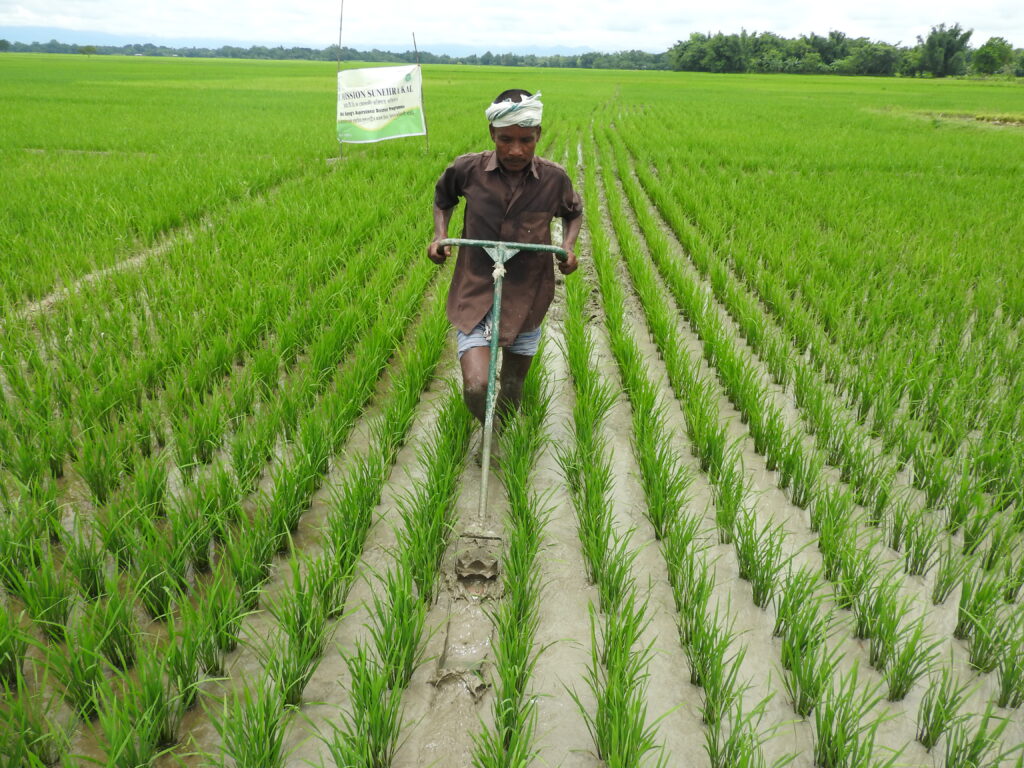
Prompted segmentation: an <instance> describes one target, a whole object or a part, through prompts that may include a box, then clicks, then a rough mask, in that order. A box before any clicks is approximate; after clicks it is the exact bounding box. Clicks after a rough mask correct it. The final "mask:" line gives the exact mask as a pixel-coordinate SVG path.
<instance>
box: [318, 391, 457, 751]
mask: <svg viewBox="0 0 1024 768" xmlns="http://www.w3.org/2000/svg"><path fill="white" fill-rule="evenodd" d="M473 426H474V422H473V419H472V416H471V415H470V414H469V412H468V411H467V410H466V408H465V406H464V405H463V403H462V399H461V397H460V395H459V394H458V393H457V392H456V391H455V389H454V388H452V389H451V390H450V391H449V392H448V393H447V395H446V396H445V398H444V401H443V403H442V405H441V409H440V413H439V415H438V421H437V424H436V426H435V428H434V429H433V430H432V431H431V434H430V436H429V438H428V439H427V441H426V443H425V445H426V446H427V447H426V448H425V449H424V450H423V451H421V453H420V456H419V461H420V464H421V466H422V468H423V477H422V478H421V479H420V480H418V481H416V482H415V483H414V485H413V487H412V489H410V491H409V493H408V495H407V496H406V497H405V499H404V500H403V502H402V514H403V519H404V520H405V522H406V530H404V531H402V532H400V534H399V546H398V551H397V553H396V561H395V563H394V566H393V567H392V568H389V569H388V571H387V572H386V573H385V574H384V575H383V576H382V579H381V590H380V592H379V593H378V594H375V595H374V598H373V603H372V605H371V606H369V612H370V626H369V632H370V640H369V641H368V642H366V643H363V642H359V643H357V645H356V648H355V650H354V652H353V653H351V654H348V655H346V658H345V662H346V666H347V667H348V668H349V672H350V675H351V679H352V688H351V691H350V703H351V710H350V711H349V712H343V713H342V715H341V724H340V725H337V724H333V723H332V725H331V730H332V733H331V734H330V735H328V736H324V737H322V738H323V740H324V742H325V744H326V745H327V747H328V749H329V751H330V753H331V755H332V757H333V758H334V759H335V761H336V762H337V763H338V764H339V765H353V766H384V765H390V763H391V758H392V757H393V755H394V751H395V749H396V746H397V739H398V732H399V729H400V727H401V712H400V707H401V695H402V691H403V690H404V688H405V687H406V685H407V684H408V682H409V680H410V678H411V677H412V673H413V671H414V669H415V668H416V666H417V665H418V664H419V663H420V661H421V655H422V647H423V646H422V643H423V638H422V630H423V624H424V621H425V619H426V611H427V608H428V606H429V605H430V603H431V602H432V601H433V600H434V597H435V595H436V577H437V569H438V566H439V564H440V562H441V557H442V556H443V554H444V550H445V548H446V547H447V544H448V538H449V536H450V534H451V530H452V526H453V525H454V520H453V517H452V515H453V509H452V505H453V503H454V500H455V495H456V493H457V489H458V486H457V484H458V479H459V477H460V476H461V471H462V467H463V463H464V461H465V457H466V452H467V450H468V447H469V438H470V435H471V433H472V429H473Z"/></svg>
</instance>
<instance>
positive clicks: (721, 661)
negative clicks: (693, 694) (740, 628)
mask: <svg viewBox="0 0 1024 768" xmlns="http://www.w3.org/2000/svg"><path fill="white" fill-rule="evenodd" d="M726 635H731V629H730V630H726ZM733 640H735V635H732V636H731V637H726V638H724V642H723V644H722V645H721V646H718V647H717V648H716V649H715V657H714V658H711V659H708V660H707V664H706V668H705V670H704V672H703V674H702V677H701V683H702V685H701V688H702V690H703V694H704V696H703V700H702V701H701V707H700V712H701V718H702V719H703V720H704V723H705V724H707V725H718V724H720V723H721V722H722V720H723V719H724V718H725V716H726V713H727V712H729V711H730V710H732V709H734V708H735V707H736V706H737V704H738V702H739V701H740V699H742V698H743V694H744V692H745V691H746V690H747V689H748V688H749V687H750V683H749V682H748V683H743V684H741V683H740V682H739V674H740V666H741V665H742V664H743V659H744V658H745V657H746V652H747V649H746V646H741V647H739V648H738V649H737V650H736V651H735V652H734V653H733V654H732V655H731V656H729V657H728V658H726V655H725V654H726V651H727V650H728V646H729V645H732V644H733V643H732V641H733Z"/></svg>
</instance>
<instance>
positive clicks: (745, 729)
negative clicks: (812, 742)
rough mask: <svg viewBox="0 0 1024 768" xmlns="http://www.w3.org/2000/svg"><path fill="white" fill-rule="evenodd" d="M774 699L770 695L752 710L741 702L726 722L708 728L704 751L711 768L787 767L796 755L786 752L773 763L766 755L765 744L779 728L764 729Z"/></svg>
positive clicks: (705, 732) (705, 733) (732, 710)
mask: <svg viewBox="0 0 1024 768" xmlns="http://www.w3.org/2000/svg"><path fill="white" fill-rule="evenodd" d="M770 700H771V697H770V696H768V697H766V698H764V699H762V700H761V701H759V702H758V703H757V705H756V706H755V707H754V708H753V709H752V710H751V711H750V712H745V711H744V709H743V703H742V701H739V702H737V704H736V707H734V708H733V709H731V710H729V713H728V716H727V718H726V719H725V720H724V721H723V722H721V723H718V724H715V725H713V726H711V727H709V728H706V729H705V731H704V751H705V752H707V755H708V759H709V761H710V763H711V768H784V766H786V765H788V764H789V763H791V762H792V761H793V760H794V759H795V758H796V755H793V754H789V755H783V756H781V757H779V758H777V759H775V760H773V761H772V762H771V763H770V764H769V763H768V762H767V760H766V759H765V757H764V753H763V752H762V750H761V747H762V746H764V744H765V742H766V741H768V739H769V738H771V735H772V732H773V731H774V730H775V729H774V728H771V729H768V730H767V731H762V730H761V722H762V720H763V719H764V713H765V708H766V707H767V705H768V702H769V701H770Z"/></svg>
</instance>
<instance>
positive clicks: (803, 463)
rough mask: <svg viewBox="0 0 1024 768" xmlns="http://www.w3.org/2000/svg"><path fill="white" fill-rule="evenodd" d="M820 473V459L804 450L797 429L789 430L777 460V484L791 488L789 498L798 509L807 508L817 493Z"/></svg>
mask: <svg viewBox="0 0 1024 768" xmlns="http://www.w3.org/2000/svg"><path fill="white" fill-rule="evenodd" d="M820 474H821V459H819V458H818V456H817V455H816V454H813V453H811V452H805V451H804V449H803V438H802V437H801V435H800V432H799V430H795V429H794V430H791V432H790V434H789V436H788V438H787V440H786V443H785V447H784V448H783V450H782V453H781V459H780V461H779V486H780V487H781V488H791V491H790V500H791V501H792V502H793V503H794V504H796V506H798V507H800V509H807V507H808V506H809V505H810V504H812V503H813V501H814V498H815V496H816V495H817V488H818V477H819V475H820Z"/></svg>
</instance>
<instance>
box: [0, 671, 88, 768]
mask: <svg viewBox="0 0 1024 768" xmlns="http://www.w3.org/2000/svg"><path fill="white" fill-rule="evenodd" d="M48 682H49V680H48V678H47V677H46V676H45V675H44V677H43V678H42V679H41V680H40V681H38V683H37V685H36V686H35V687H34V688H32V687H30V686H29V684H28V681H26V680H25V676H24V674H22V671H21V670H20V669H19V670H18V673H17V675H16V677H15V679H14V680H13V681H12V682H10V683H8V682H6V681H2V685H0V693H2V694H3V697H4V699H5V701H4V706H2V707H0V765H3V766H5V768H6V767H8V766H9V768H16V766H17V767H19V768H20V767H22V766H24V767H25V768H44V766H50V765H56V764H57V763H58V762H60V760H61V758H63V757H65V756H66V755H68V754H69V753H70V751H71V749H70V748H71V730H70V729H69V728H68V725H67V724H66V723H64V722H63V719H62V718H61V717H60V713H59V707H58V704H57V694H56V693H46V691H49V690H50V687H49V684H48Z"/></svg>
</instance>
